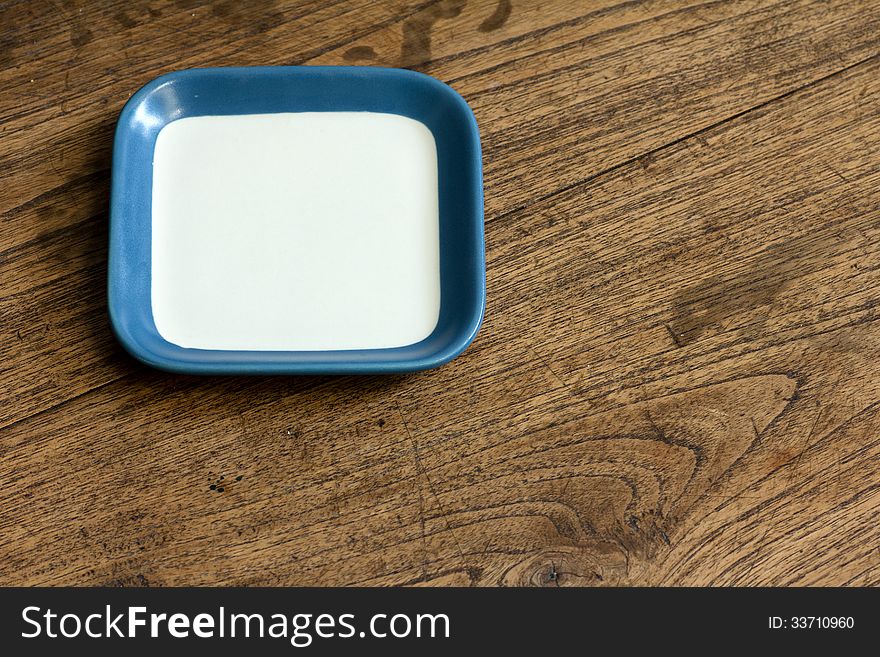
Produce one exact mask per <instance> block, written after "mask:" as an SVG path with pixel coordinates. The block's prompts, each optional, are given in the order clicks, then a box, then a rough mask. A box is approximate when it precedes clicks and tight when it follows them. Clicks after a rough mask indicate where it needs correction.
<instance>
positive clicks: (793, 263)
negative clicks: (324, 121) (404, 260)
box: [0, 0, 880, 586]
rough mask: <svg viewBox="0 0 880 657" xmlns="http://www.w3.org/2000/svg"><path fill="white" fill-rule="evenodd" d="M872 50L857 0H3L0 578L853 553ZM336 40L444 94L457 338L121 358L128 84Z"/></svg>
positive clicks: (875, 410) (815, 576) (825, 557)
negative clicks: (453, 341)
mask: <svg viewBox="0 0 880 657" xmlns="http://www.w3.org/2000/svg"><path fill="white" fill-rule="evenodd" d="M878 54H880V2H878V0H828V1H806V0H803V1H801V0H786V1H782V2H774V1H769V2H767V1H765V2H760V1H757V0H733V1H725V2H700V1H699V0H674V1H673V0H668V1H656V2H628V1H627V2H624V1H623V0H607V1H603V2H594V1H589V2H585V1H576V0H572V1H569V2H562V1H560V2H555V1H549V0H546V1H543V2H526V1H525V0H523V1H521V2H517V1H515V0H491V1H486V2H482V1H480V2H478V1H476V0H471V1H470V2H464V1H458V2H456V1H453V0H444V1H442V2H420V1H415V2H406V1H397V2H373V1H371V0H352V1H346V2H327V1H326V0H311V1H307V2H297V3H285V2H263V3H260V4H259V5H257V4H256V3H243V2H236V1H235V0H227V1H224V2H217V3H213V4H210V3H202V2H197V1H196V2H193V1H191V0H178V1H176V2H166V1H164V0H155V1H150V2H122V1H118V2H116V1H113V2H110V1H108V2H85V1H83V2H65V1H62V0H59V1H57V2H43V1H35V2H31V1H27V0H22V1H16V0H12V1H5V2H0V90H2V93H0V221H2V223H0V225H2V230H0V399H2V404H0V584H27V585H31V584H38V585H60V584H94V585H97V584H103V585H132V586H139V585H151V586H152V585H182V584H239V585H258V584H264V585H343V584H346V585H353V584H360V585H379V584H381V585H389V584H436V585H469V584H476V585H538V586H542V585H543V586H564V585H619V584H651V585H654V584H661V585H673V584H674V585H679V584H696V585H709V584H711V585H731V584H736V585H758V584H775V585H806V584H850V585H865V584H877V583H880V522H878V517H880V373H878V361H880V324H878V323H877V320H880V305H878V300H880V57H878ZM345 63H348V64H365V65H385V66H402V67H408V68H413V69H416V70H419V71H423V72H425V73H429V74H431V75H434V76H436V77H438V78H440V79H441V80H444V81H446V82H448V83H449V84H451V85H452V86H453V87H454V88H455V89H456V90H458V91H459V92H460V93H461V94H462V95H463V96H464V97H465V98H466V99H467V100H468V102H469V103H470V104H471V106H472V107H473V110H474V112H475V114H476V117H477V120H478V122H479V124H480V127H481V133H482V138H483V148H484V160H485V181H486V182H485V199H486V240H487V278H488V308H487V315H486V322H485V324H484V326H483V329H482V331H481V333H480V335H479V336H478V338H477V340H476V341H475V342H474V344H473V345H472V346H471V347H470V348H469V349H468V350H467V351H466V352H465V353H464V355H462V356H461V357H460V358H458V359H457V360H455V361H453V362H452V363H450V364H448V365H446V366H444V367H442V368H440V369H438V370H435V371H430V372H424V373H419V374H412V375H405V376H403V375H402V376H370V377H360V378H358V377H314V378H302V377H275V378H270V377H250V378H246V377H213V378H199V377H189V376H175V375H170V374H165V373H161V372H157V371H153V370H151V369H149V368H147V367H145V366H142V365H140V364H139V363H137V362H136V361H134V360H133V359H132V358H131V357H129V356H128V355H127V354H125V353H124V351H123V350H122V349H121V347H120V346H119V345H118V344H117V343H116V341H115V339H114V337H113V335H112V334H111V331H110V328H109V324H108V318H107V308H106V301H105V294H106V288H105V277H106V260H107V210H108V192H109V165H110V156H111V139H112V134H113V128H114V124H115V121H116V118H117V116H118V113H119V111H120V109H121V107H122V105H123V104H124V103H125V101H126V100H127V99H128V97H129V96H130V95H131V94H132V93H133V92H134V91H135V90H137V89H138V88H139V87H140V86H141V85H143V84H144V83H146V82H147V81H149V80H150V79H152V78H153V77H155V76H157V75H159V74H161V73H165V72H168V71H171V70H175V69H181V68H187V67H196V66H226V65H257V64H345ZM212 486H213V488H212Z"/></svg>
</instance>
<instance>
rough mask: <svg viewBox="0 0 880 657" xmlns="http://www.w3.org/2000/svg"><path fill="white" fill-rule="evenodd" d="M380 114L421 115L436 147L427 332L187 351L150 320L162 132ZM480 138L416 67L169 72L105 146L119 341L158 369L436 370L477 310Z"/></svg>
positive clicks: (470, 333)
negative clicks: (109, 163) (436, 275)
mask: <svg viewBox="0 0 880 657" xmlns="http://www.w3.org/2000/svg"><path fill="white" fill-rule="evenodd" d="M352 111H356V112H357V111H363V112H378V113H386V114H397V115H402V116H405V117H408V118H411V119H415V120H417V121H420V122H421V123H423V124H424V125H425V126H427V127H428V129H429V130H430V131H431V133H432V134H433V136H434V140H435V142H436V147H437V171H438V181H437V183H438V199H439V221H440V224H439V238H440V239H439V245H440V311H439V319H438V322H437V325H436V327H435V329H434V331H433V332H432V333H431V334H430V335H429V336H428V337H427V338H425V339H424V340H421V341H420V342H416V343H415V344H410V345H407V346H402V347H393V348H386V349H358V350H339V351H233V350H222V349H193V348H185V347H181V346H179V345H176V344H172V343H171V342H169V341H167V340H165V339H164V338H163V337H162V336H161V335H160V334H159V332H158V330H157V328H156V324H155V322H154V320H153V310H152V301H151V248H152V244H151V230H152V185H153V168H152V167H153V153H154V150H155V146H156V139H157V136H158V134H159V131H160V130H161V129H162V128H163V127H164V126H165V125H167V124H168V123H171V122H172V121H176V120H178V119H182V118H186V117H197V116H225V115H240V114H273V113H282V112H352ZM485 298H486V284H485V246H484V238H483V182H482V162H481V152H480V138H479V132H478V130H477V124H476V121H475V120H474V116H473V113H472V112H471V109H470V107H468V105H467V103H466V102H465V101H464V100H463V99H462V98H461V96H459V95H458V94H457V93H456V92H455V91H453V90H452V89H451V88H450V87H449V86H447V85H445V84H443V83H442V82H440V81H438V80H436V79H434V78H431V77H429V76H426V75H422V74H420V73H415V72H413V71H406V70H401V69H387V68H374V67H347V66H343V67H317V66H316V67H255V68H214V69H191V70H184V71H177V72H174V73H170V74H167V75H163V76H161V77H159V78H156V79H155V80H153V81H152V82H150V83H148V84H147V85H146V86H144V87H143V88H142V89H140V90H139V91H138V92H137V93H136V94H134V96H132V98H131V99H130V100H129V101H128V103H127V104H126V105H125V107H124V108H123V110H122V113H121V115H120V117H119V122H118V124H117V127H116V136H115V140H114V144H113V168H112V186H111V199H110V251H109V267H108V301H109V311H110V319H111V323H112V325H113V329H114V331H115V333H116V335H117V337H118V338H119V340H120V342H121V343H122V344H123V345H124V346H125V348H126V349H127V350H128V351H129V352H130V353H131V354H132V355H133V356H135V357H136V358H138V359H139V360H141V361H143V362H145V363H147V364H148V365H152V366H154V367H157V368H160V369H164V370H169V371H175V372H185V373H193V374H221V373H227V374H367V373H393V372H408V371H415V370H423V369H429V368H432V367H437V366H439V365H442V364H443V363H446V362H448V361H449V360H451V359H453V358H455V357H456V356H457V355H458V354H460V353H461V352H462V351H464V349H465V348H466V347H467V346H468V345H469V344H470V343H471V341H472V340H473V339H474V337H475V336H476V333H477V331H478V330H479V328H480V324H481V322H482V319H483V312H484V308H485Z"/></svg>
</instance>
